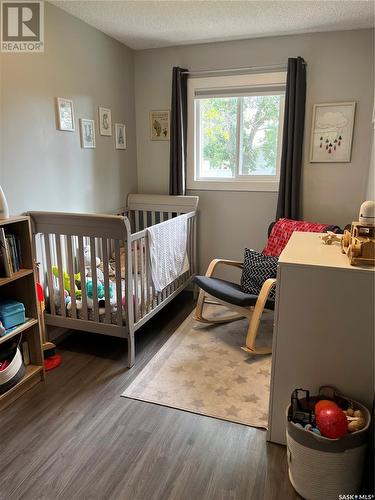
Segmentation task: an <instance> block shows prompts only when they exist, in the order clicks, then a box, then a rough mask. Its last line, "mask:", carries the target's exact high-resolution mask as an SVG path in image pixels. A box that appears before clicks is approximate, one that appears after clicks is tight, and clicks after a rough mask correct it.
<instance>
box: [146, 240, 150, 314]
mask: <svg viewBox="0 0 375 500" xmlns="http://www.w3.org/2000/svg"><path fill="white" fill-rule="evenodd" d="M145 254H146V260H145V266H146V290H147V299H146V300H147V302H146V309H147V312H149V311H151V309H152V291H151V283H152V279H151V266H150V248H149V245H148V242H146V244H145Z"/></svg>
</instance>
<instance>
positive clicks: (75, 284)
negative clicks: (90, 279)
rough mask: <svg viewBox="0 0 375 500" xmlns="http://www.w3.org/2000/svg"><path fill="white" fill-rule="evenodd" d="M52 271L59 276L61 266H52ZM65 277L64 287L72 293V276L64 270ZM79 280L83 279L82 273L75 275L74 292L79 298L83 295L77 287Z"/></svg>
mask: <svg viewBox="0 0 375 500" xmlns="http://www.w3.org/2000/svg"><path fill="white" fill-rule="evenodd" d="M52 273H53V275H54V276H55V277H56V278H57V279H58V278H59V268H58V267H57V266H53V267H52ZM63 279H64V288H65V290H67V291H68V293H70V276H69V274H68V273H67V272H66V271H64V272H63ZM77 281H81V274H80V273H77V274H75V275H74V292H75V295H76V297H77V298H78V297H80V296H81V290H79V289H78V287H77Z"/></svg>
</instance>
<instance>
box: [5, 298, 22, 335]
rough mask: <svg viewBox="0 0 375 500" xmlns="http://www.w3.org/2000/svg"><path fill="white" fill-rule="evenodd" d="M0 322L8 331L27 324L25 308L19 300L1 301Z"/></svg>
mask: <svg viewBox="0 0 375 500" xmlns="http://www.w3.org/2000/svg"><path fill="white" fill-rule="evenodd" d="M0 321H1V322H2V324H3V326H4V328H6V329H7V330H8V328H13V327H14V326H17V325H21V324H22V323H25V321H26V317H25V306H24V305H23V304H22V302H18V301H17V300H5V299H0Z"/></svg>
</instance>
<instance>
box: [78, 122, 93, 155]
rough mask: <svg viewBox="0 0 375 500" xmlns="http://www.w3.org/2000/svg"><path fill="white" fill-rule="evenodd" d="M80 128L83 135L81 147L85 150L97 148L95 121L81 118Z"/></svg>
mask: <svg viewBox="0 0 375 500" xmlns="http://www.w3.org/2000/svg"><path fill="white" fill-rule="evenodd" d="M79 128H80V133H81V147H82V148H84V149H88V148H91V149H92V148H95V147H96V143H95V124H94V120H87V119H86V118H80V120H79Z"/></svg>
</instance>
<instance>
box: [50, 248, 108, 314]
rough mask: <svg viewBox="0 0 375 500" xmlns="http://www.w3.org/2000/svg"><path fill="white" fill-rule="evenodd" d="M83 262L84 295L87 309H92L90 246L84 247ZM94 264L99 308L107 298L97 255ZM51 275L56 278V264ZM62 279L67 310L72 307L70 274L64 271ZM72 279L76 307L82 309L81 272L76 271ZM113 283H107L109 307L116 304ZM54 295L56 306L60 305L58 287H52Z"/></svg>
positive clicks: (57, 274) (57, 271) (57, 272)
mask: <svg viewBox="0 0 375 500" xmlns="http://www.w3.org/2000/svg"><path fill="white" fill-rule="evenodd" d="M84 264H85V283H86V296H87V307H88V308H89V309H93V306H94V302H93V288H94V287H93V281H92V274H93V272H92V267H91V251H90V247H89V246H86V247H85V248H84ZM95 264H96V278H97V298H98V305H99V308H103V307H105V301H106V300H107V297H105V287H104V273H103V271H102V269H101V268H100V265H101V260H100V259H99V257H96V259H95ZM52 272H53V275H54V276H55V278H56V279H58V276H59V270H58V268H57V267H56V266H54V267H53V269H52ZM63 279H64V287H65V290H64V297H65V304H66V308H67V310H68V311H69V310H70V309H71V308H72V299H71V290H70V288H71V287H70V276H69V274H68V273H67V272H66V271H64V272H63ZM74 280H75V287H74V288H75V289H74V294H75V297H76V307H77V309H78V310H80V309H82V290H81V274H80V273H77V274H75V275H74ZM114 288H115V284H114V283H109V301H110V304H111V308H114V307H115V306H116V299H115V290H114ZM54 292H55V293H54V297H55V303H56V305H57V306H59V305H60V291H59V289H58V287H54Z"/></svg>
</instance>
